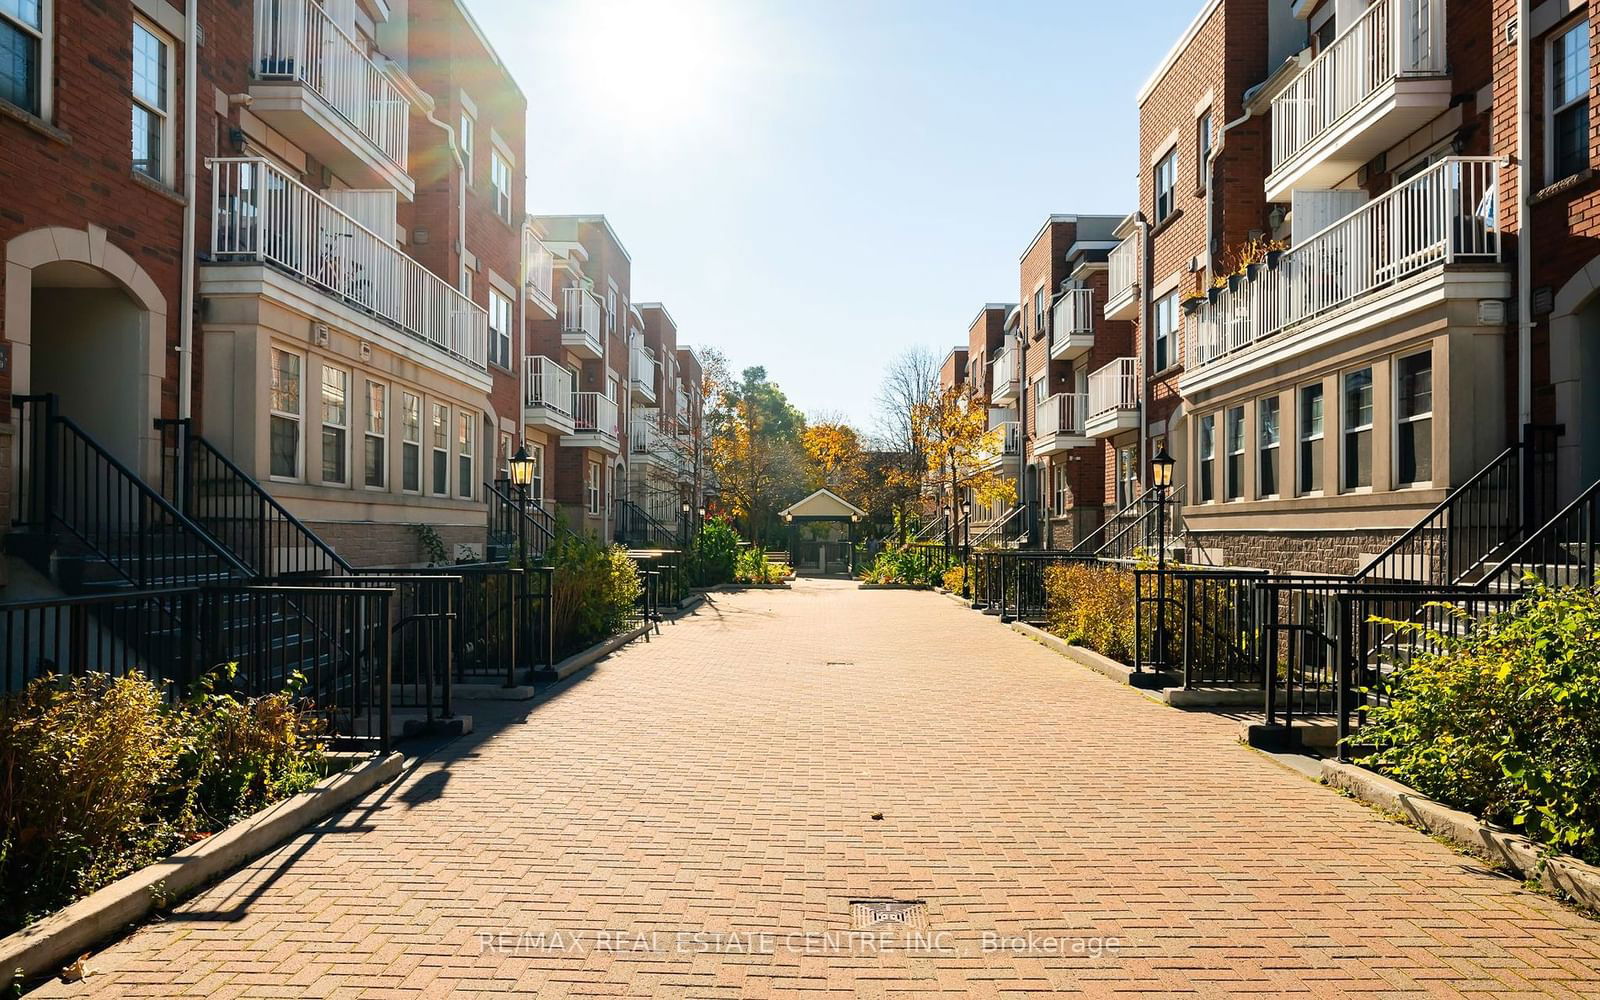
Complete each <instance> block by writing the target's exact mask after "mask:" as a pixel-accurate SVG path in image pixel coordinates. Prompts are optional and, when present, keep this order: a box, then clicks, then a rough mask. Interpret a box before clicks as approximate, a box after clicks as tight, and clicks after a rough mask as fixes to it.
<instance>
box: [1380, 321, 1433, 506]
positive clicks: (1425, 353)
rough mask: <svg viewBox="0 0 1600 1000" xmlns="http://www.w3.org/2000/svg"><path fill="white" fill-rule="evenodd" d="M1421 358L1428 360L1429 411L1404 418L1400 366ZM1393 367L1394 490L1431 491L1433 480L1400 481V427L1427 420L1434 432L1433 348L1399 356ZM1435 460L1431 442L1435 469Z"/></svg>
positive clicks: (1430, 431) (1390, 452)
mask: <svg viewBox="0 0 1600 1000" xmlns="http://www.w3.org/2000/svg"><path fill="white" fill-rule="evenodd" d="M1420 357H1426V358H1427V359H1428V380H1429V387H1428V411H1427V412H1426V413H1414V414H1412V415H1411V416H1409V417H1404V416H1401V415H1400V378H1401V370H1400V366H1401V365H1402V364H1404V363H1405V362H1407V361H1409V360H1411V359H1412V358H1420ZM1391 367H1392V368H1393V369H1394V378H1393V379H1391V380H1390V381H1391V382H1392V383H1393V387H1394V396H1393V399H1392V401H1391V405H1392V406H1393V411H1392V412H1393V413H1394V437H1393V438H1392V439H1391V441H1390V446H1389V454H1390V456H1391V458H1392V461H1393V464H1394V470H1393V472H1392V475H1393V481H1394V488H1395V489H1396V490H1426V489H1431V488H1432V487H1433V480H1432V479H1419V480H1417V481H1416V482H1414V483H1402V482H1401V481H1400V425H1401V424H1414V423H1419V422H1421V421H1423V420H1426V421H1428V422H1429V424H1430V427H1429V434H1430V435H1431V434H1432V432H1433V431H1432V427H1431V424H1432V421H1433V348H1431V347H1429V348H1424V349H1423V350H1420V351H1409V352H1407V353H1405V354H1397V355H1395V357H1394V361H1393V364H1392V365H1391ZM1433 458H1434V454H1433V442H1432V441H1431V440H1430V441H1429V442H1428V466H1429V468H1432V467H1433Z"/></svg>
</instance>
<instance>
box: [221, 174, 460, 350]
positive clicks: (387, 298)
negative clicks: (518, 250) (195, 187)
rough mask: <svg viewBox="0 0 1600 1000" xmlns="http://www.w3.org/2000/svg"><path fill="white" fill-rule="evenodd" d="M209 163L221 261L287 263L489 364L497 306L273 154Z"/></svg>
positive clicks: (436, 342) (399, 325)
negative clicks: (404, 249) (476, 297)
mask: <svg viewBox="0 0 1600 1000" xmlns="http://www.w3.org/2000/svg"><path fill="white" fill-rule="evenodd" d="M207 163H208V165H209V167H210V168H211V174H212V198H213V200H214V208H213V212H212V217H211V253H212V256H213V258H214V259H216V260H219V261H241V260H247V261H259V262H261V263H265V264H271V265H273V266H275V267H278V268H281V269H283V270H286V271H288V272H289V273H291V274H293V275H295V276H296V277H299V278H301V279H303V280H305V281H308V282H310V283H311V284H314V285H316V286H317V287H319V288H321V289H322V290H323V291H326V292H327V293H329V294H330V295H333V296H335V297H337V298H340V299H343V300H344V301H346V302H348V303H350V304H351V305H354V306H357V307H359V308H360V309H362V310H363V311H365V312H368V313H371V314H372V315H374V316H376V317H377V318H379V319H381V320H383V321H384V322H385V323H387V324H388V325H390V326H393V327H394V328H396V329H398V330H400V331H401V332H403V333H406V334H409V335H410V336H412V337H415V338H416V339H418V340H421V341H425V342H426V343H428V344H431V345H432V346H434V347H436V348H438V349H439V350H441V351H444V352H445V353H447V354H450V355H453V356H455V357H457V358H460V359H461V360H463V361H466V362H467V363H469V364H471V365H472V366H473V367H475V368H480V369H486V367H487V365H486V359H487V352H488V330H489V316H488V313H486V312H485V311H484V309H483V307H482V306H479V305H476V304H474V303H473V302H472V301H471V300H469V299H468V298H467V297H466V296H464V295H462V294H461V293H460V292H459V291H457V290H456V288H455V286H454V285H451V284H450V283H449V282H447V281H445V280H444V279H442V278H440V277H439V276H438V275H436V274H434V273H433V272H432V271H430V270H428V269H427V268H425V267H423V266H422V265H421V264H419V263H417V262H416V261H414V260H412V259H411V258H410V257H408V256H406V255H405V254H404V253H401V252H400V251H399V250H398V249H396V248H395V247H393V246H391V245H390V244H389V243H387V242H386V241H385V240H384V239H383V238H382V237H381V236H379V235H378V234H377V233H374V232H373V231H372V230H370V229H367V228H366V227H364V226H362V225H361V224H360V223H359V222H357V221H356V220H355V219H353V218H351V217H350V216H348V215H346V214H345V213H343V212H341V211H339V210H338V209H337V208H335V207H334V206H333V204H332V203H331V202H329V201H328V200H327V199H325V198H323V197H322V196H320V195H319V194H317V192H315V191H313V190H311V189H310V188H308V187H306V186H305V185H304V184H302V183H300V182H299V181H298V180H295V179H294V178H292V177H290V176H289V175H288V174H286V173H284V172H283V171H281V170H279V169H278V168H277V167H274V166H273V165H272V164H270V163H268V162H267V161H266V160H264V159H259V158H244V157H231V158H223V159H213V160H209V161H207Z"/></svg>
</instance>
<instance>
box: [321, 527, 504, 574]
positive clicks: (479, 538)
mask: <svg viewBox="0 0 1600 1000" xmlns="http://www.w3.org/2000/svg"><path fill="white" fill-rule="evenodd" d="M306 527H308V528H310V529H311V530H312V531H314V532H316V533H317V535H318V536H320V537H321V538H322V540H323V541H325V542H327V543H328V544H329V545H330V546H332V547H333V550H334V551H335V552H337V553H339V555H341V556H343V557H344V558H345V560H346V561H348V562H349V563H350V564H351V565H352V566H420V565H425V564H426V563H428V562H429V561H430V559H431V558H432V557H431V556H430V555H429V554H428V553H427V552H425V551H424V550H423V547H422V541H421V539H420V538H418V537H417V532H416V529H415V526H413V525H410V524H389V523H380V522H375V521H366V522H362V521H315V522H311V523H308V524H307V525H306ZM434 530H435V531H437V532H438V533H439V538H440V540H441V541H443V542H444V546H445V561H447V562H457V561H458V555H459V551H458V549H459V547H460V546H463V545H468V546H471V547H472V552H473V556H472V558H473V559H474V560H477V559H482V558H483V542H484V527H483V525H481V524H480V525H470V524H453V525H452V524H446V525H436V526H434Z"/></svg>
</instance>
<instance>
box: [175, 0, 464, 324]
mask: <svg viewBox="0 0 1600 1000" xmlns="http://www.w3.org/2000/svg"><path fill="white" fill-rule="evenodd" d="M190 2H191V3H192V2H193V0H190ZM435 107H436V105H435V104H433V103H432V102H428V103H427V104H426V105H425V107H424V109H423V112H422V114H423V117H425V118H427V119H428V121H430V122H432V123H433V124H435V125H437V126H439V127H440V128H442V129H444V134H445V136H446V137H447V138H448V140H449V142H450V156H451V158H452V159H454V160H455V161H456V169H457V170H459V171H460V172H461V187H460V189H459V190H458V191H457V192H456V232H457V234H458V236H457V244H458V246H459V247H460V250H459V251H458V252H457V254H456V260H457V262H458V263H457V265H456V291H458V292H459V291H460V290H461V279H462V278H463V277H464V276H465V275H466V273H467V182H468V178H467V161H466V160H465V159H463V158H462V156H461V146H460V145H459V144H458V143H457V142H456V130H455V129H454V128H452V127H451V126H449V125H446V124H445V123H444V122H442V121H440V120H439V119H437V118H435V117H434V116H433V112H434V109H435Z"/></svg>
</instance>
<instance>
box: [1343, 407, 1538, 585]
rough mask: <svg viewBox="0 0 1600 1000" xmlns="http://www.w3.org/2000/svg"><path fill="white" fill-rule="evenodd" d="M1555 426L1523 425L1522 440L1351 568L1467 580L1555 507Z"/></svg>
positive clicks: (1368, 573) (1427, 579) (1437, 580)
mask: <svg viewBox="0 0 1600 1000" xmlns="http://www.w3.org/2000/svg"><path fill="white" fill-rule="evenodd" d="M1559 434H1560V429H1559V428H1555V427H1529V428H1527V429H1526V432H1525V433H1524V435H1523V440H1522V441H1521V442H1519V443H1518V444H1514V445H1512V446H1511V447H1509V448H1507V449H1506V450H1505V451H1503V452H1501V453H1500V454H1499V455H1498V456H1496V457H1495V458H1494V460H1493V461H1491V462H1490V463H1489V464H1488V465H1485V466H1484V467H1483V468H1482V469H1480V470H1478V472H1476V473H1475V474H1474V475H1473V476H1472V477H1471V478H1469V479H1468V480H1467V481H1466V482H1464V483H1462V484H1461V485H1460V486H1458V487H1456V488H1455V489H1454V490H1451V491H1450V494H1449V495H1448V496H1446V497H1445V498H1444V500H1443V501H1441V502H1440V503H1439V505H1438V506H1437V507H1435V508H1434V509H1433V510H1432V511H1430V512H1429V513H1428V515H1427V516H1426V517H1424V518H1423V519H1422V520H1421V521H1419V522H1417V523H1416V524H1415V525H1413V526H1412V527H1411V528H1409V529H1407V530H1406V531H1405V532H1404V533H1402V534H1401V535H1400V537H1398V538H1396V539H1395V540H1394V541H1393V542H1392V543H1390V545H1389V546H1388V547H1387V548H1386V549H1384V550H1383V551H1382V552H1381V553H1379V554H1378V556H1377V557H1376V558H1374V559H1372V560H1371V561H1370V562H1368V563H1367V565H1366V566H1364V567H1362V568H1361V570H1360V571H1359V572H1357V573H1356V579H1359V580H1399V581H1406V582H1414V583H1426V584H1431V585H1433V586H1438V587H1448V586H1455V585H1458V584H1462V583H1471V582H1473V580H1474V579H1475V577H1476V576H1477V575H1478V573H1479V572H1480V571H1481V570H1482V569H1483V568H1485V567H1486V566H1488V565H1490V564H1491V561H1492V560H1493V559H1495V558H1496V557H1497V556H1499V555H1503V554H1504V552H1505V550H1506V548H1507V547H1508V546H1510V545H1512V544H1514V543H1516V542H1517V541H1518V540H1520V539H1522V538H1524V537H1526V536H1527V535H1528V533H1529V532H1531V531H1533V530H1534V529H1536V528H1538V527H1539V525H1541V524H1542V523H1544V520H1545V519H1546V518H1548V517H1549V516H1550V515H1551V514H1552V513H1553V511H1554V500H1555V495H1556V469H1555V445H1556V438H1557V437H1558V436H1559Z"/></svg>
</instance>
